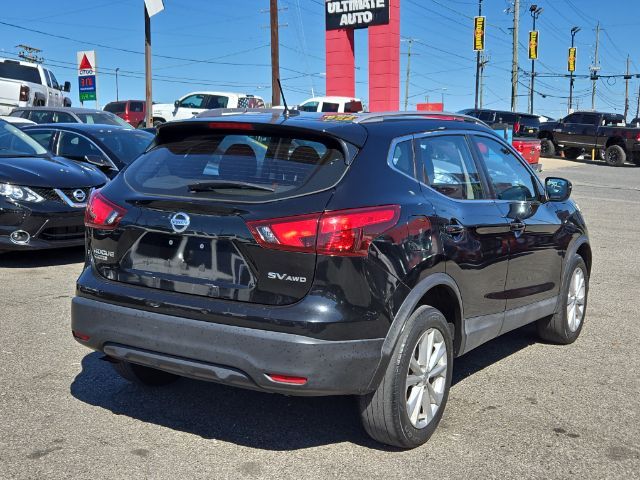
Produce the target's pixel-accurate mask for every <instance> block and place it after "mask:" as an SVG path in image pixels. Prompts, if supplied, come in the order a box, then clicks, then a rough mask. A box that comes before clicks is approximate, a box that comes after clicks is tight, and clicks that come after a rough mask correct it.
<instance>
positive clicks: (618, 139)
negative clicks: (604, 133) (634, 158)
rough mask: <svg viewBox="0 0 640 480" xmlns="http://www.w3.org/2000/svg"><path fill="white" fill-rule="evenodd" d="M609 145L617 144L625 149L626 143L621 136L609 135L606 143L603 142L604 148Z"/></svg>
mask: <svg viewBox="0 0 640 480" xmlns="http://www.w3.org/2000/svg"><path fill="white" fill-rule="evenodd" d="M611 145H618V146H619V147H622V149H623V150H624V151H625V152H626V151H627V144H626V143H625V141H624V139H623V138H622V137H611V138H608V139H607V143H606V144H605V148H609V147H610V146H611Z"/></svg>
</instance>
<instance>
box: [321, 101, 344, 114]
mask: <svg viewBox="0 0 640 480" xmlns="http://www.w3.org/2000/svg"><path fill="white" fill-rule="evenodd" d="M338 110H340V105H339V104H338V103H329V102H323V103H322V111H323V112H337V111H338Z"/></svg>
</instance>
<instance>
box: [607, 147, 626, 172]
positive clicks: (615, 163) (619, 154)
mask: <svg viewBox="0 0 640 480" xmlns="http://www.w3.org/2000/svg"><path fill="white" fill-rule="evenodd" d="M604 159H605V162H607V165H611V166H612V167H621V166H622V165H624V162H626V161H627V153H626V152H625V151H624V148H622V147H621V146H620V145H611V146H609V147H608V148H607V150H606V152H605V158H604Z"/></svg>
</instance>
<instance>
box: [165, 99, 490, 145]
mask: <svg viewBox="0 0 640 480" xmlns="http://www.w3.org/2000/svg"><path fill="white" fill-rule="evenodd" d="M294 112H295V113H293V112H292V113H290V114H289V115H287V113H286V112H285V111H283V110H280V109H264V108H263V109H222V108H221V109H215V110H207V111H205V112H202V113H200V114H199V115H197V116H196V117H195V118H190V119H186V120H180V121H171V122H167V123H164V124H162V125H160V126H159V127H158V138H159V139H160V142H161V141H162V137H163V132H168V131H171V129H173V128H184V127H185V126H188V125H194V124H196V125H197V124H199V125H202V124H206V123H208V122H216V123H217V122H220V123H250V124H261V125H265V126H269V125H273V126H276V125H286V126H287V127H291V128H295V129H300V130H306V131H307V132H318V133H326V134H329V135H332V136H334V137H337V138H340V139H342V140H345V141H347V142H349V143H352V144H354V145H357V146H362V145H364V143H365V141H366V139H367V136H368V135H369V131H370V130H375V131H376V132H377V133H376V134H378V133H380V132H383V133H388V136H390V137H396V136H401V135H409V134H412V133H417V132H420V131H431V130H437V129H452V130H453V129H455V130H460V129H467V128H468V129H473V130H482V131H489V132H492V133H493V130H491V129H489V128H488V127H487V126H486V125H485V124H484V123H483V122H481V121H479V120H478V119H477V118H473V117H469V116H466V115H461V114H457V113H440V112H376V113H323V112H297V111H294Z"/></svg>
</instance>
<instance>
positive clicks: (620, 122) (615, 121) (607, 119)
mask: <svg viewBox="0 0 640 480" xmlns="http://www.w3.org/2000/svg"><path fill="white" fill-rule="evenodd" d="M603 120H604V124H605V125H613V126H618V127H623V126H624V125H625V123H624V116H623V115H605V116H604V117H603Z"/></svg>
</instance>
